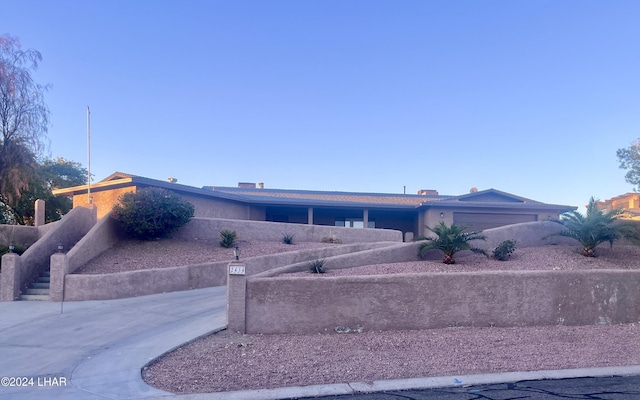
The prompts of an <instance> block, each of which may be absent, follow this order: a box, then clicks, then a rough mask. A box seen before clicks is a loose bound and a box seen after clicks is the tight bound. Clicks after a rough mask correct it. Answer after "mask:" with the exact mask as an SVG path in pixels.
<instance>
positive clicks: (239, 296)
mask: <svg viewBox="0 0 640 400" xmlns="http://www.w3.org/2000/svg"><path fill="white" fill-rule="evenodd" d="M245 273H246V271H245V265H244V263H242V262H238V261H232V262H230V263H229V265H228V267H227V329H229V330H230V331H233V332H238V333H245V329H246V312H247V309H246V302H247V297H246V295H247V276H246V275H245Z"/></svg>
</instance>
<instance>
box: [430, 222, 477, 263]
mask: <svg viewBox="0 0 640 400" xmlns="http://www.w3.org/2000/svg"><path fill="white" fill-rule="evenodd" d="M427 229H428V230H430V231H431V232H433V233H435V234H436V237H428V238H426V239H425V241H426V242H425V243H423V244H421V245H420V248H419V249H418V256H420V257H421V258H422V257H424V256H425V255H426V253H427V252H428V251H430V250H440V251H442V252H443V253H444V258H443V259H442V262H443V263H445V264H455V262H456V260H455V259H454V258H453V255H454V254H455V253H457V252H459V251H462V250H471V251H473V252H474V253H480V254H484V255H486V252H485V251H484V250H482V249H479V248H476V247H473V246H471V244H470V243H469V242H470V241H472V240H485V236H484V235H482V231H473V232H464V230H465V229H467V226H465V225H456V224H451V226H447V224H445V223H444V222H442V221H441V222H440V224H438V225H436V226H435V227H434V228H429V227H427Z"/></svg>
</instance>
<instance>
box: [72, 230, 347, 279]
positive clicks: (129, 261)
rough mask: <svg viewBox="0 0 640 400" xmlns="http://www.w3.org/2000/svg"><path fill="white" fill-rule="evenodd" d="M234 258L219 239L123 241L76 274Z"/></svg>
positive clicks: (259, 252) (264, 244)
mask: <svg viewBox="0 0 640 400" xmlns="http://www.w3.org/2000/svg"><path fill="white" fill-rule="evenodd" d="M236 245H237V246H238V247H239V248H240V251H241V254H240V257H241V258H250V257H256V256H264V255H268V254H275V253H283V252H287V251H299V250H307V249H317V248H322V247H328V246H338V245H335V244H329V243H311V242H305V243H294V244H285V243H282V242H273V241H272V242H268V241H257V240H254V241H247V240H238V241H237V243H236ZM232 259H233V249H228V248H224V247H220V241H219V240H216V241H213V240H190V241H187V240H176V239H160V240H151V241H144V240H121V241H119V242H117V243H116V244H115V245H114V246H113V247H111V248H110V249H108V250H107V251H105V252H103V253H102V254H100V255H99V256H98V257H96V258H94V259H93V260H91V261H89V262H88V263H87V264H85V265H84V266H82V267H80V268H78V269H77V270H76V271H75V272H74V273H75V274H107V273H113V272H124V271H134V270H140V269H154V268H167V267H179V266H182V265H191V264H201V263H207V262H217V261H231V260H232Z"/></svg>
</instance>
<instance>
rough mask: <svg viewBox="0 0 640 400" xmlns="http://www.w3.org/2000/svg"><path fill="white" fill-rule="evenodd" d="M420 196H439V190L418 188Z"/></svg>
mask: <svg viewBox="0 0 640 400" xmlns="http://www.w3.org/2000/svg"><path fill="white" fill-rule="evenodd" d="M418 194H419V195H420V196H437V195H438V191H437V190H433V189H420V190H418Z"/></svg>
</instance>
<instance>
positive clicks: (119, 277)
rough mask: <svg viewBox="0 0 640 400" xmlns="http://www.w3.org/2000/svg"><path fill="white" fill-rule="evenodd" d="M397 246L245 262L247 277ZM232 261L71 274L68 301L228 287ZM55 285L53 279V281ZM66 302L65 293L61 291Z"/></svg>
mask: <svg viewBox="0 0 640 400" xmlns="http://www.w3.org/2000/svg"><path fill="white" fill-rule="evenodd" d="M394 244H395V243H389V242H378V243H359V244H351V245H343V246H337V247H326V248H320V249H312V250H303V251H291V252H287V253H279V254H272V255H266V256H261V257H253V258H247V259H244V260H242V261H243V263H244V264H245V265H246V271H247V275H253V274H258V273H261V272H264V271H267V270H270V269H273V268H276V267H278V266H280V265H288V264H293V263H299V262H303V261H309V260H314V259H318V258H329V257H333V256H336V255H340V254H346V253H352V252H358V251H362V250H367V249H372V248H378V247H385V246H390V245H394ZM228 264H229V261H223V262H215V263H204V264H196V265H187V266H182V267H172V268H159V269H151V270H140V271H129V272H119V273H113V274H99V275H90V274H70V275H67V276H66V278H65V282H64V283H65V286H64V300H65V301H72V300H108V299H119V298H124V297H135V296H142V295H147V294H154V293H163V292H175V291H180V290H190V289H197V288H204V287H211V286H222V285H226V283H227V265H228ZM52 281H53V277H52ZM60 292H61V293H60V298H59V299H58V300H57V301H59V300H60V299H61V298H62V291H60Z"/></svg>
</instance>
